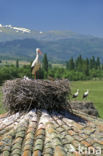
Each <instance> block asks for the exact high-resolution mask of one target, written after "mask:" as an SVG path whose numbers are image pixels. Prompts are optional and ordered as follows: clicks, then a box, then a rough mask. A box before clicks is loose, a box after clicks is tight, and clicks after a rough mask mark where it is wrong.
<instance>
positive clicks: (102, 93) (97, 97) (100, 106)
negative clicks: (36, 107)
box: [0, 81, 103, 118]
mask: <svg viewBox="0 0 103 156" xmlns="http://www.w3.org/2000/svg"><path fill="white" fill-rule="evenodd" d="M70 84H71V90H72V93H75V92H76V90H77V89H80V94H79V96H78V98H77V99H76V100H82V96H83V93H84V92H85V91H86V90H87V89H89V96H88V98H87V101H92V102H93V103H94V105H95V107H96V109H97V110H98V112H99V115H100V117H101V118H103V81H72V82H70ZM1 99H2V93H1V87H0V114H1V113H4V112H5V110H4V109H3V108H2V100H1Z"/></svg>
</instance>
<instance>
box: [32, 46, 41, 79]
mask: <svg viewBox="0 0 103 156" xmlns="http://www.w3.org/2000/svg"><path fill="white" fill-rule="evenodd" d="M39 54H42V52H41V51H40V49H39V48H36V58H35V59H34V61H33V62H32V65H31V69H32V74H33V75H34V78H35V79H36V72H37V71H38V70H39V68H40V62H39Z"/></svg>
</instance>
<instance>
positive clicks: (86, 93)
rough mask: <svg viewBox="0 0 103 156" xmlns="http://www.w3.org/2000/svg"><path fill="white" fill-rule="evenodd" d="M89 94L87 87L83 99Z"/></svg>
mask: <svg viewBox="0 0 103 156" xmlns="http://www.w3.org/2000/svg"><path fill="white" fill-rule="evenodd" d="M88 94H89V89H87V91H86V92H85V93H84V94H83V99H84V98H86V97H87V96H88Z"/></svg>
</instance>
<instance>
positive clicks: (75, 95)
mask: <svg viewBox="0 0 103 156" xmlns="http://www.w3.org/2000/svg"><path fill="white" fill-rule="evenodd" d="M78 95H79V89H77V92H76V93H74V94H73V96H72V98H76V97H78Z"/></svg>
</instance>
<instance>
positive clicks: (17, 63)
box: [16, 59, 19, 68]
mask: <svg viewBox="0 0 103 156" xmlns="http://www.w3.org/2000/svg"><path fill="white" fill-rule="evenodd" d="M16 68H19V60H18V59H17V60H16Z"/></svg>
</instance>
